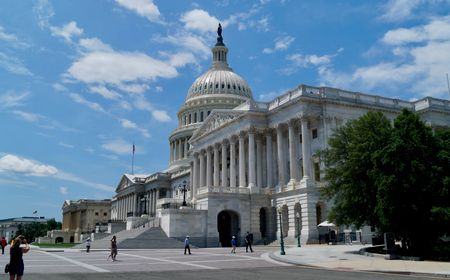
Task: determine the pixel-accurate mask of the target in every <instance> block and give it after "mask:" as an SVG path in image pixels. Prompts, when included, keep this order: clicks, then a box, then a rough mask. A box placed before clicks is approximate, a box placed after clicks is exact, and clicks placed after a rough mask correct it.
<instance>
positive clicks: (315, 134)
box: [312, 128, 317, 139]
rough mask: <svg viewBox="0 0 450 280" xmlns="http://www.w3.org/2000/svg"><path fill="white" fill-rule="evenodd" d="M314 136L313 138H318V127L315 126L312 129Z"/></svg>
mask: <svg viewBox="0 0 450 280" xmlns="http://www.w3.org/2000/svg"><path fill="white" fill-rule="evenodd" d="M312 138H313V139H316V138H317V128H314V129H313V130H312Z"/></svg>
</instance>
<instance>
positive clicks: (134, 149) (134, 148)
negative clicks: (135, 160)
mask: <svg viewBox="0 0 450 280" xmlns="http://www.w3.org/2000/svg"><path fill="white" fill-rule="evenodd" d="M135 151H136V147H135V146H134V143H133V155H134V152H135Z"/></svg>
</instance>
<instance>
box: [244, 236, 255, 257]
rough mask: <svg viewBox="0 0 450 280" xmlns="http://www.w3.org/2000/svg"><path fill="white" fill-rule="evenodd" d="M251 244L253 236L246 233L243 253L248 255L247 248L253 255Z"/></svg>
mask: <svg viewBox="0 0 450 280" xmlns="http://www.w3.org/2000/svg"><path fill="white" fill-rule="evenodd" d="M252 242H253V234H252V233H250V232H248V231H247V235H246V236H245V252H247V253H248V248H250V252H252V253H253V249H252Z"/></svg>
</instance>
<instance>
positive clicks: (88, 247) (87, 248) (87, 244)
mask: <svg viewBox="0 0 450 280" xmlns="http://www.w3.org/2000/svg"><path fill="white" fill-rule="evenodd" d="M90 249H91V238H90V237H88V239H86V253H89V250H90Z"/></svg>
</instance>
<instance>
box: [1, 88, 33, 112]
mask: <svg viewBox="0 0 450 280" xmlns="http://www.w3.org/2000/svg"><path fill="white" fill-rule="evenodd" d="M29 96H30V93H29V92H28V91H24V92H20V93H18V92H14V91H8V92H6V93H5V94H3V95H0V108H14V107H20V106H23V105H24V102H25V100H26V99H28V97H29Z"/></svg>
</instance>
